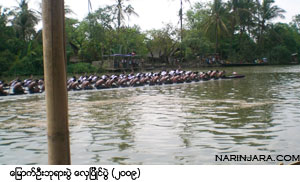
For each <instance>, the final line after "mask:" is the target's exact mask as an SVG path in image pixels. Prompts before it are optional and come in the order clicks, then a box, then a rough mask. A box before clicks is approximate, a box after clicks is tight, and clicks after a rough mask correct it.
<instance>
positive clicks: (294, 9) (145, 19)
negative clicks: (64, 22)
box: [0, 0, 300, 30]
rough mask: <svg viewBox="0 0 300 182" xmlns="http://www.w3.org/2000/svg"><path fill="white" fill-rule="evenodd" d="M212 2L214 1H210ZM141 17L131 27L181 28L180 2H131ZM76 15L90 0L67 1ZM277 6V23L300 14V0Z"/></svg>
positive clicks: (107, 1)
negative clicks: (279, 13) (168, 25)
mask: <svg viewBox="0 0 300 182" xmlns="http://www.w3.org/2000/svg"><path fill="white" fill-rule="evenodd" d="M207 1H209V0H190V2H191V4H194V3H196V2H207ZM210 1H212V0H210ZM29 2H30V4H29V5H30V8H33V9H36V10H38V9H39V8H38V7H39V3H41V0H29ZM184 2H185V1H184ZM91 3H92V8H93V10H96V9H98V8H99V7H104V6H105V5H112V4H114V3H116V0H91ZM126 3H127V2H126ZM129 3H130V4H131V5H132V6H133V8H134V9H135V11H136V12H137V13H138V14H139V17H131V18H130V21H129V25H134V24H137V25H139V26H140V27H141V29H142V30H149V29H159V28H162V27H164V24H166V23H172V24H173V25H175V26H179V17H178V11H179V8H180V0H130V1H129ZM65 4H67V5H69V6H70V8H71V9H72V10H73V12H74V13H75V14H74V15H71V17H72V18H77V19H79V20H82V19H83V18H84V17H85V16H86V15H87V14H88V0H65ZM275 4H276V5H278V6H279V7H280V8H282V9H284V10H286V13H285V17H286V18H285V19H279V18H278V19H276V20H275V21H276V22H283V23H288V22H291V21H292V18H293V16H295V15H296V14H300V8H299V7H300V0H275ZM0 5H1V6H3V7H12V6H16V5H17V3H16V0H0ZM189 8H190V5H189V3H184V12H185V11H186V10H188V9H189Z"/></svg>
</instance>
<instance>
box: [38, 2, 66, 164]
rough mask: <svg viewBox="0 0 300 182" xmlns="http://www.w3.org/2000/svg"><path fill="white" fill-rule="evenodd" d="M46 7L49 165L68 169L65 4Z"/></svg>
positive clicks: (44, 20)
mask: <svg viewBox="0 0 300 182" xmlns="http://www.w3.org/2000/svg"><path fill="white" fill-rule="evenodd" d="M42 7H43V53H44V77H45V90H46V102H47V104H46V107H47V126H48V163H49V164H55V165H68V164H70V163H71V159H70V142H69V128H68V95H67V86H66V64H65V53H64V51H65V47H64V0H43V5H42Z"/></svg>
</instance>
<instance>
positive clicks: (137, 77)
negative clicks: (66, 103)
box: [0, 70, 227, 96]
mask: <svg viewBox="0 0 300 182" xmlns="http://www.w3.org/2000/svg"><path fill="white" fill-rule="evenodd" d="M222 78H223V79H224V78H227V77H226V76H225V71H218V70H215V71H213V70H211V71H208V72H192V71H183V70H171V71H166V70H164V71H160V72H156V73H153V72H149V73H136V74H134V73H130V74H120V75H102V76H97V75H90V76H87V75H85V76H80V77H79V78H78V79H77V78H76V76H73V77H71V78H70V79H68V80H67V89H68V91H71V90H91V89H106V88H118V87H137V86H144V85H162V84H175V83H189V82H198V81H201V80H203V81H207V80H210V79H222ZM6 90H8V92H7V91H6ZM44 91H45V85H44V79H37V80H34V79H32V78H29V79H25V80H24V81H21V80H20V79H18V78H17V79H15V80H13V81H11V82H10V83H8V84H6V83H5V82H3V81H0V96H4V95H20V94H25V93H30V94H33V93H41V92H44Z"/></svg>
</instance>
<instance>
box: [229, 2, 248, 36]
mask: <svg viewBox="0 0 300 182" xmlns="http://www.w3.org/2000/svg"><path fill="white" fill-rule="evenodd" d="M252 4H253V0H231V1H229V2H228V6H229V9H230V15H231V34H232V35H233V34H234V32H235V28H236V26H237V25H238V26H239V27H240V34H242V33H243V31H245V30H244V29H245V26H247V25H248V23H249V20H251V19H252V11H251V10H252Z"/></svg>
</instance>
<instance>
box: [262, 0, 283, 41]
mask: <svg viewBox="0 0 300 182" xmlns="http://www.w3.org/2000/svg"><path fill="white" fill-rule="evenodd" d="M274 2H275V1H274V0H262V2H260V0H256V6H257V11H258V12H257V20H258V28H259V30H258V32H259V33H258V43H259V45H263V33H264V32H265V30H266V28H267V27H268V24H267V23H268V22H269V21H271V20H273V19H275V18H277V17H280V18H284V15H283V13H285V10H283V9H281V8H279V7H278V6H276V5H273V4H274Z"/></svg>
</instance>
